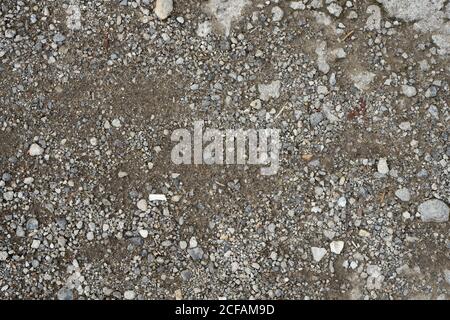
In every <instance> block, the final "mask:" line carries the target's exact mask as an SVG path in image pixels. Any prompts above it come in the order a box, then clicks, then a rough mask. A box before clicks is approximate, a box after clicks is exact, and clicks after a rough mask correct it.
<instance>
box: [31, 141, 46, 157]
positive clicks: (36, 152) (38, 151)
mask: <svg viewBox="0 0 450 320" xmlns="http://www.w3.org/2000/svg"><path fill="white" fill-rule="evenodd" d="M43 153H44V149H43V148H42V147H41V146H40V145H38V144H37V143H33V144H32V145H31V146H30V149H29V150H28V154H29V155H30V156H32V157H36V156H40V155H42V154H43Z"/></svg>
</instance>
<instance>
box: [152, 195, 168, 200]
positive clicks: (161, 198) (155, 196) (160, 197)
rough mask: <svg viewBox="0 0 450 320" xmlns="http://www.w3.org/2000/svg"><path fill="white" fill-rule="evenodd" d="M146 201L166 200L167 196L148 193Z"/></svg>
mask: <svg viewBox="0 0 450 320" xmlns="http://www.w3.org/2000/svg"><path fill="white" fill-rule="evenodd" d="M148 201H167V198H166V196H165V195H163V194H149V195H148Z"/></svg>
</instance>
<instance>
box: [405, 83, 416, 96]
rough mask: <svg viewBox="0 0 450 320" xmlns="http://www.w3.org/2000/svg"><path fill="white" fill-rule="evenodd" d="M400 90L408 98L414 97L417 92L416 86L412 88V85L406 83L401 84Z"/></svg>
mask: <svg viewBox="0 0 450 320" xmlns="http://www.w3.org/2000/svg"><path fill="white" fill-rule="evenodd" d="M402 92H403V94H404V95H405V96H407V97H408V98H411V97H414V96H415V95H416V94H417V90H416V88H414V87H413V86H408V85H403V86H402Z"/></svg>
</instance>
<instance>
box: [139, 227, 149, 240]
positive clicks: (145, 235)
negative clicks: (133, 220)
mask: <svg viewBox="0 0 450 320" xmlns="http://www.w3.org/2000/svg"><path fill="white" fill-rule="evenodd" d="M139 235H140V236H141V237H142V238H144V239H145V238H147V237H148V231H147V230H145V229H141V230H139Z"/></svg>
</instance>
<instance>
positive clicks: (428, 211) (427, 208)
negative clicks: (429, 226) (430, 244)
mask: <svg viewBox="0 0 450 320" xmlns="http://www.w3.org/2000/svg"><path fill="white" fill-rule="evenodd" d="M418 211H419V213H420V215H421V219H422V221H423V222H437V223H441V222H447V221H448V214H449V208H448V206H447V204H445V203H444V202H443V201H441V200H438V199H431V200H427V201H425V202H423V203H421V204H420V205H419V207H418Z"/></svg>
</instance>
